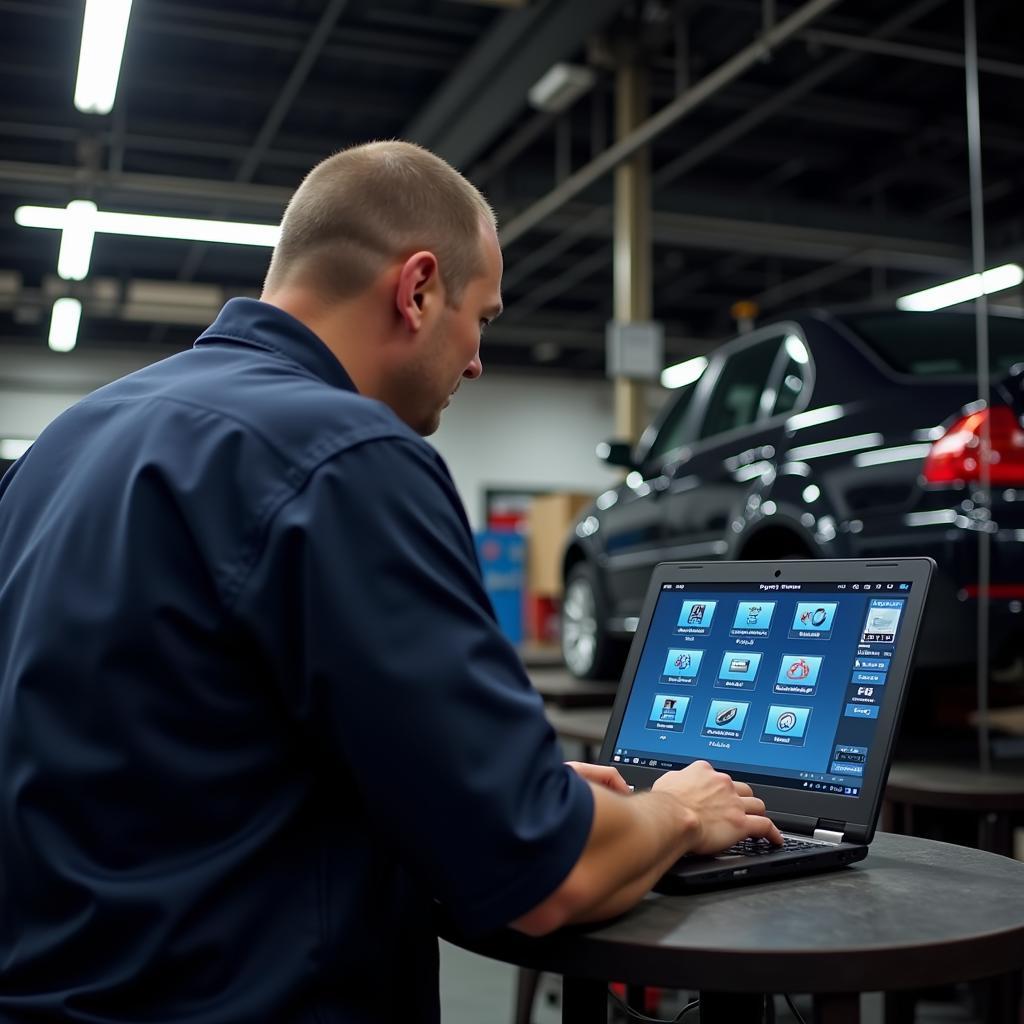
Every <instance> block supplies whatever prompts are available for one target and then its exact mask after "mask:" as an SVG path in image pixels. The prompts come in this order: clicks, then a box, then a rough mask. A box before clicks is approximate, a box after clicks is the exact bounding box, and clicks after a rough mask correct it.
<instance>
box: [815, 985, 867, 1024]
mask: <svg viewBox="0 0 1024 1024" xmlns="http://www.w3.org/2000/svg"><path fill="white" fill-rule="evenodd" d="M814 1020H815V1022H816V1024H860V994H859V993H857V992H829V993H826V994H819V995H816V996H815V997H814Z"/></svg>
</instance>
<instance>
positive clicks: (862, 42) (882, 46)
mask: <svg viewBox="0 0 1024 1024" xmlns="http://www.w3.org/2000/svg"><path fill="white" fill-rule="evenodd" d="M801 38H803V39H806V40H807V41H808V42H809V43H818V44H820V45H822V46H832V47H835V48H836V49H839V50H857V51H858V52H860V53H874V54H878V55H879V56H883V57H897V58H899V59H900V60H916V61H921V62H922V63H924V64H939V65H942V66H944V67H948V68H958V69H959V70H961V71H962V70H963V68H964V66H965V60H964V56H963V54H960V53H953V52H951V51H949V50H938V49H935V48H934V47H931V46H915V45H912V44H910V43H896V42H892V41H891V40H885V39H869V38H865V37H863V36H854V35H850V34H849V33H846V32H825V31H822V30H820V29H809V30H808V31H806V32H802V33H801ZM978 70H979V71H984V72H985V73H986V74H990V75H1001V76H1003V77H1004V78H1024V64H1013V63H1011V62H1010V61H1005V60H990V59H987V58H984V57H983V58H980V59H979V60H978Z"/></svg>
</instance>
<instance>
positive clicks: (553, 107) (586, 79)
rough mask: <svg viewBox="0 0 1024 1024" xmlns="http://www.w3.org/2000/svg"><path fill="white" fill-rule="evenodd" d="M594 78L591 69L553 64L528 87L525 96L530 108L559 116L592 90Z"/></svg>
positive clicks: (573, 65)
mask: <svg viewBox="0 0 1024 1024" xmlns="http://www.w3.org/2000/svg"><path fill="white" fill-rule="evenodd" d="M596 78H597V76H596V75H595V74H594V71H593V68H588V67H583V66H581V65H579V64H561V63H560V64H554V65H552V66H551V67H550V68H548V70H547V71H545V72H544V74H543V75H541V77H540V78H538V79H537V81H536V82H534V83H533V85H531V86H530V91H529V92H528V93H527V94H526V96H527V99H528V100H529V101H530V106H532V107H535V108H536V109H537V110H543V111H544V112H545V113H548V114H560V113H561V112H562V111H563V110H568V109H569V107H571V106H572V105H573V104H574V103H575V102H576V101H577V100H578V99H579V98H580V97H581V96H582V95H583V94H584V93H585V92H588V91H589V90H590V89H592V88H593V86H594V82H595V80H596Z"/></svg>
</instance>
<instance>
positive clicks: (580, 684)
mask: <svg viewBox="0 0 1024 1024" xmlns="http://www.w3.org/2000/svg"><path fill="white" fill-rule="evenodd" d="M527 671H528V673H529V676H530V681H531V682H532V683H533V685H534V688H535V689H536V690H537V692H538V693H539V694H540V695H541V696H542V697H543V698H544V701H545V703H551V704H557V705H558V706H559V707H563V708H579V707H602V706H603V707H611V705H612V704H614V703H615V694H616V691H617V690H618V688H619V684H618V683H617V682H611V681H609V680H605V679H593V680H589V679H577V678H576V677H575V676H574V675H572V673H570V672H569V670H568V669H565V668H528V669H527Z"/></svg>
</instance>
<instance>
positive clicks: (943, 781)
mask: <svg viewBox="0 0 1024 1024" xmlns="http://www.w3.org/2000/svg"><path fill="white" fill-rule="evenodd" d="M885 795H886V797H887V798H888V799H889V800H896V801H899V802H904V803H912V804H918V805H921V806H930V807H948V808H962V809H966V810H974V811H998V810H1009V811H1012V810H1024V772H1019V773H1018V772H1013V771H1007V770H1002V771H995V772H983V771H982V770H981V769H980V768H978V767H977V766H975V765H970V764H957V763H956V762H923V761H895V762H893V765H892V768H890V770H889V781H888V784H887V785H886V789H885Z"/></svg>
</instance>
